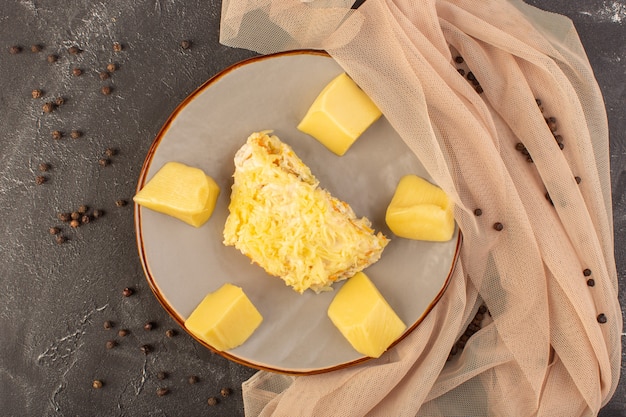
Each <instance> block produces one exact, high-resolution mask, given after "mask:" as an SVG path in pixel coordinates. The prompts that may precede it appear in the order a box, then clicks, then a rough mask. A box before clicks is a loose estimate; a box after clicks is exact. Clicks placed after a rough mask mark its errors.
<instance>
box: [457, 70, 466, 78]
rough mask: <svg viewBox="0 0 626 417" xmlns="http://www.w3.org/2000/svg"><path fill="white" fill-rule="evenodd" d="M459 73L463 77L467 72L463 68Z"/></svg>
mask: <svg viewBox="0 0 626 417" xmlns="http://www.w3.org/2000/svg"><path fill="white" fill-rule="evenodd" d="M457 71H458V72H459V74H461V77H464V76H465V70H464V69H463V68H459V69H458V70H457Z"/></svg>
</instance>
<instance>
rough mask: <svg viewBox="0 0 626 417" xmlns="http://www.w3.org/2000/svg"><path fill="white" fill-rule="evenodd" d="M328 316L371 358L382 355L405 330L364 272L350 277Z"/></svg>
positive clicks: (357, 347) (339, 292)
mask: <svg viewBox="0 0 626 417" xmlns="http://www.w3.org/2000/svg"><path fill="white" fill-rule="evenodd" d="M328 317H330V319H331V320H332V322H333V323H334V325H335V326H337V328H338V329H339V331H340V332H341V334H343V336H344V337H345V338H346V339H348V341H349V342H350V344H351V345H352V347H353V348H354V349H355V350H356V351H357V352H359V353H362V354H363V355H366V356H370V357H372V358H378V357H379V356H380V355H382V354H383V352H385V351H386V350H387V348H388V347H389V346H390V345H391V344H392V343H393V342H394V341H396V340H397V339H398V338H399V337H400V336H402V333H404V330H405V329H406V325H405V324H404V323H403V322H402V320H400V318H399V317H398V315H397V314H396V313H395V312H394V311H393V309H392V308H391V306H390V305H389V304H388V303H387V301H386V300H385V299H384V298H383V296H382V295H381V294H380V292H379V291H378V289H377V288H376V287H375V286H374V284H373V283H372V281H370V279H369V278H368V277H367V275H365V274H364V273H363V272H358V273H357V274H356V275H354V276H353V277H352V278H350V279H348V281H347V282H346V283H345V284H344V286H343V287H341V289H340V290H339V291H338V292H337V295H336V296H335V298H334V299H333V301H332V302H331V303H330V306H329V307H328Z"/></svg>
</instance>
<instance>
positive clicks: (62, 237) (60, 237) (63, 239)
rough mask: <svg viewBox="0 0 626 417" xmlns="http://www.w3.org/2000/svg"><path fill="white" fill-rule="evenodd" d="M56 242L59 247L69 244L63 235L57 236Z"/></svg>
mask: <svg viewBox="0 0 626 417" xmlns="http://www.w3.org/2000/svg"><path fill="white" fill-rule="evenodd" d="M56 242H57V244H58V245H62V244H64V243H65V242H67V238H66V237H65V236H63V235H57V237H56Z"/></svg>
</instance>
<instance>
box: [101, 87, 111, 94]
mask: <svg viewBox="0 0 626 417" xmlns="http://www.w3.org/2000/svg"><path fill="white" fill-rule="evenodd" d="M111 91H112V89H111V87H110V86H108V85H105V86H103V87H102V88H101V89H100V92H101V93H102V94H103V95H105V96H108V95H109V94H111Z"/></svg>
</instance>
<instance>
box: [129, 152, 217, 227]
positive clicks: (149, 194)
mask: <svg viewBox="0 0 626 417" xmlns="http://www.w3.org/2000/svg"><path fill="white" fill-rule="evenodd" d="M219 194H220V187H219V186H218V185H217V184H216V183H215V181H214V180H213V178H211V177H209V176H208V175H206V174H205V173H204V171H202V170H201V169H199V168H193V167H190V166H187V165H184V164H181V163H179V162H168V163H166V164H165V165H163V167H162V168H161V169H160V170H159V171H158V172H157V173H156V174H154V176H153V177H152V178H151V179H150V181H148V183H147V184H146V185H145V186H144V187H143V188H142V189H141V190H140V191H139V192H138V193H137V194H136V195H135V197H134V198H133V200H134V201H135V203H137V204H139V205H141V206H143V207H146V208H149V209H151V210H154V211H158V212H160V213H164V214H168V215H170V216H173V217H176V218H177V219H179V220H182V221H184V222H186V223H188V224H190V225H192V226H195V227H200V226H202V225H203V224H204V223H205V222H206V221H207V220H209V217H211V214H213V209H214V208H215V202H216V201H217V197H218V196H219Z"/></svg>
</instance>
